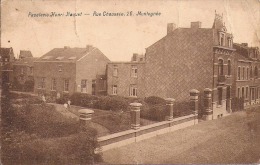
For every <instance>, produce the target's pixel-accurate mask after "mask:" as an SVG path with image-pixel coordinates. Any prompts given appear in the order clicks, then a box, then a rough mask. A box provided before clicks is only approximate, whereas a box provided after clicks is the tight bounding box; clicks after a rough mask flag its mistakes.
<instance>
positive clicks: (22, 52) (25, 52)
mask: <svg viewBox="0 0 260 165" xmlns="http://www.w3.org/2000/svg"><path fill="white" fill-rule="evenodd" d="M28 57H33V55H32V53H31V51H29V50H20V55H19V58H28Z"/></svg>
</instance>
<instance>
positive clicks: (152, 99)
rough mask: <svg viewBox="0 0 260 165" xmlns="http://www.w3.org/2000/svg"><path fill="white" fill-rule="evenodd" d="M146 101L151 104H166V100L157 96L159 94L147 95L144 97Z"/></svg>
mask: <svg viewBox="0 0 260 165" xmlns="http://www.w3.org/2000/svg"><path fill="white" fill-rule="evenodd" d="M144 101H145V102H146V103H147V104H149V105H158V104H160V105H165V104H166V101H165V100H164V99H163V98H161V97H157V96H150V97H146V98H145V99H144Z"/></svg>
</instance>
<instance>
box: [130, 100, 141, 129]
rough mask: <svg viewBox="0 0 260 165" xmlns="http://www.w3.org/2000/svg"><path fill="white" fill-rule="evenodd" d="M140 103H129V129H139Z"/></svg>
mask: <svg viewBox="0 0 260 165" xmlns="http://www.w3.org/2000/svg"><path fill="white" fill-rule="evenodd" d="M141 106H142V104H141V103H131V104H130V107H131V128H132V129H139V128H140V109H141Z"/></svg>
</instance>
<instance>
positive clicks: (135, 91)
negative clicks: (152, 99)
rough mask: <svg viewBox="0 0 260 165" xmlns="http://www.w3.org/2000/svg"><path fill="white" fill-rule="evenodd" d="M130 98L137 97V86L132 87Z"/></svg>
mask: <svg viewBox="0 0 260 165" xmlns="http://www.w3.org/2000/svg"><path fill="white" fill-rule="evenodd" d="M129 96H134V97H136V96H137V87H136V85H130V93H129Z"/></svg>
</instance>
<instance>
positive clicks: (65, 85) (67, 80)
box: [63, 79, 70, 92]
mask: <svg viewBox="0 0 260 165" xmlns="http://www.w3.org/2000/svg"><path fill="white" fill-rule="evenodd" d="M66 82H68V83H66ZM67 84H68V86H67ZM69 85H70V82H69V79H64V86H63V91H64V92H69ZM66 88H67V90H66Z"/></svg>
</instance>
